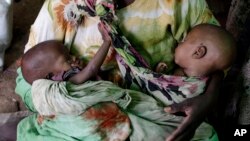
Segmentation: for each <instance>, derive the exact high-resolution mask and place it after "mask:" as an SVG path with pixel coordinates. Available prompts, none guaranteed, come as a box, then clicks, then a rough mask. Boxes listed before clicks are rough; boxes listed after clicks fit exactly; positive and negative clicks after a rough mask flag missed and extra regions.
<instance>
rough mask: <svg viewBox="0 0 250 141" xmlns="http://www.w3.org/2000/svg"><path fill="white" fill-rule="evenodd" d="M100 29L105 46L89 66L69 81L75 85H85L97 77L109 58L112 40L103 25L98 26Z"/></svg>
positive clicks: (103, 45)
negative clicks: (107, 57)
mask: <svg viewBox="0 0 250 141" xmlns="http://www.w3.org/2000/svg"><path fill="white" fill-rule="evenodd" d="M98 29H99V31H100V32H101V34H102V38H103V44H102V45H101V47H100V49H99V50H98V51H97V53H96V54H95V56H94V58H93V59H92V60H91V61H90V62H89V63H88V64H87V66H86V67H85V68H84V69H83V70H82V71H81V72H79V73H78V74H76V75H74V76H73V77H71V78H70V79H69V81H70V82H72V83H74V84H80V83H83V82H85V81H87V80H89V79H90V78H91V77H93V76H95V75H96V74H97V72H98V70H99V68H100V67H101V65H102V63H103V61H104V60H105V58H106V56H107V53H108V50H109V47H110V46H111V38H110V36H109V34H108V31H107V30H106V29H105V25H104V24H103V23H99V24H98Z"/></svg>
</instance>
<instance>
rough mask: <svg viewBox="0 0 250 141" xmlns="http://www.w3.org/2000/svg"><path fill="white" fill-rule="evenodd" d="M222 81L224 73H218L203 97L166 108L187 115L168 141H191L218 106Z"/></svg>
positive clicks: (214, 75) (213, 76)
mask: <svg viewBox="0 0 250 141" xmlns="http://www.w3.org/2000/svg"><path fill="white" fill-rule="evenodd" d="M222 80H223V72H217V73H215V74H213V75H212V77H211V81H210V83H209V84H208V87H207V90H206V92H205V93H204V94H203V95H200V96H197V97H194V98H190V99H187V100H185V101H183V102H182V103H179V104H173V105H171V106H170V107H167V108H165V111H166V112H170V113H177V112H182V113H184V114H185V115H186V116H185V118H184V120H183V121H182V123H181V124H180V125H179V127H178V128H177V129H176V130H175V131H174V132H173V133H172V134H171V135H170V136H168V138H167V141H182V140H190V139H191V138H192V137H193V135H194V133H195V130H196V129H197V128H198V126H199V125H200V124H201V123H202V121H204V119H205V117H206V116H207V115H208V114H209V112H211V111H212V109H213V108H214V107H213V106H215V105H216V103H217V99H218V96H219V89H220V84H221V83H222Z"/></svg>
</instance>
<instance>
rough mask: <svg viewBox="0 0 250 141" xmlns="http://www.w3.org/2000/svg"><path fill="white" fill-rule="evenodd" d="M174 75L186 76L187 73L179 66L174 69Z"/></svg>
mask: <svg viewBox="0 0 250 141" xmlns="http://www.w3.org/2000/svg"><path fill="white" fill-rule="evenodd" d="M173 75H177V76H185V73H184V72H183V69H182V68H180V67H178V68H176V69H175V70H174V74H173Z"/></svg>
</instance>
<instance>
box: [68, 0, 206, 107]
mask: <svg viewBox="0 0 250 141" xmlns="http://www.w3.org/2000/svg"><path fill="white" fill-rule="evenodd" d="M78 7H81V8H78ZM68 9H69V10H68V11H66V14H65V19H67V20H68V22H71V23H74V24H78V23H81V21H82V20H84V19H83V17H84V16H99V17H100V19H101V21H102V22H103V23H105V26H106V29H107V30H108V31H109V34H110V36H111V38H112V41H113V46H114V48H115V50H116V52H117V54H118V55H117V57H116V59H117V62H118V64H119V68H120V71H121V73H122V75H123V77H124V78H125V82H126V83H127V84H128V88H130V86H131V85H133V84H134V85H137V86H139V88H140V89H142V90H143V91H144V92H146V93H149V94H151V95H153V96H154V97H155V98H157V99H158V100H159V101H161V102H163V103H164V104H166V105H170V104H173V103H176V102H180V101H183V99H186V98H191V97H194V96H197V95H199V94H201V93H203V92H204V90H205V86H206V81H207V78H204V77H184V76H173V75H165V74H160V73H155V72H153V71H152V70H150V68H149V65H148V64H147V62H146V61H145V60H144V59H143V57H142V56H140V54H139V53H137V51H136V50H135V49H134V48H133V47H132V45H131V44H130V43H129V41H128V40H127V39H126V37H125V36H123V35H122V34H121V33H120V32H119V28H118V25H117V23H118V22H117V20H118V18H117V17H116V14H115V10H114V9H115V5H114V3H113V1H112V0H85V1H80V2H74V3H71V7H70V8H68ZM69 13H71V14H69ZM72 13H73V14H72Z"/></svg>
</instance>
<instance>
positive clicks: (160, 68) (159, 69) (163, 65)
mask: <svg viewBox="0 0 250 141" xmlns="http://www.w3.org/2000/svg"><path fill="white" fill-rule="evenodd" d="M167 68H168V67H167V64H166V63H164V62H160V63H158V64H157V66H156V68H155V72H157V73H163V72H164V71H166V70H167Z"/></svg>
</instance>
